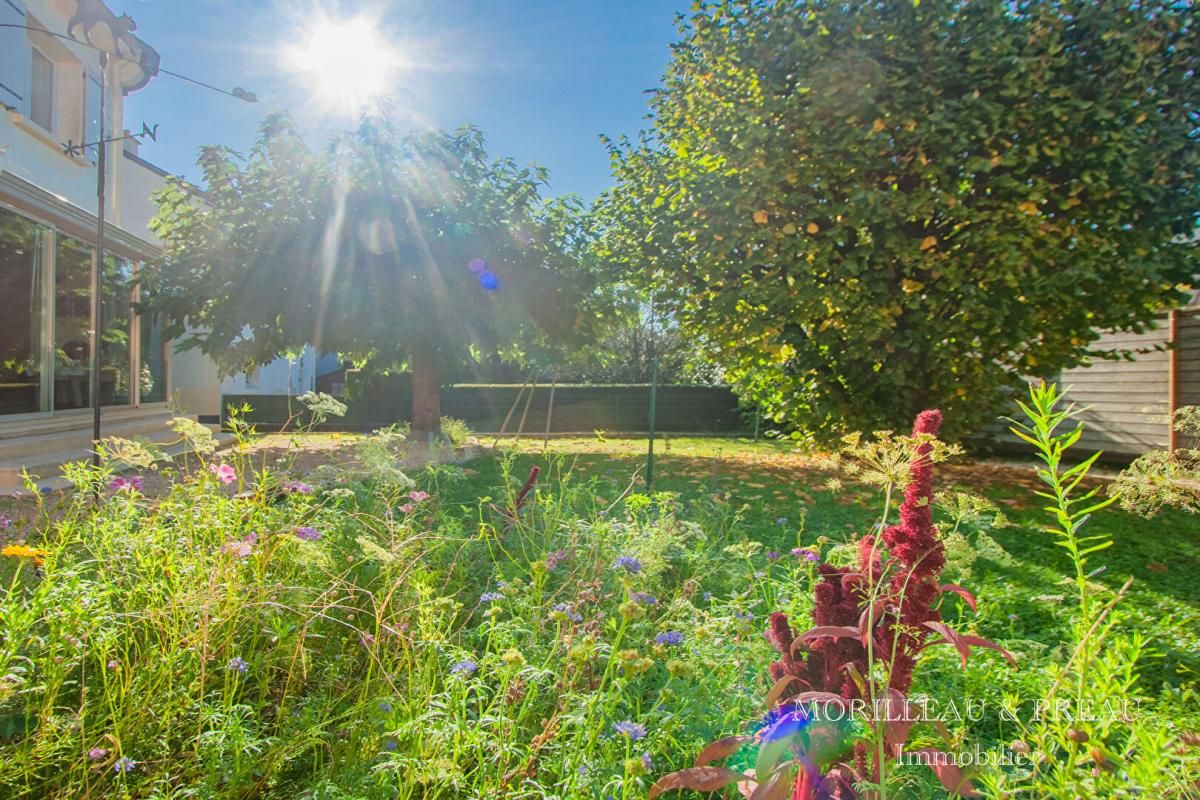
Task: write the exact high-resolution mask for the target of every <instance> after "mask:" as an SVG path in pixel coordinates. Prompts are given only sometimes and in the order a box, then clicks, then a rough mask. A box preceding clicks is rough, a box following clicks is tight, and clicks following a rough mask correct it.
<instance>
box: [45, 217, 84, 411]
mask: <svg viewBox="0 0 1200 800" xmlns="http://www.w3.org/2000/svg"><path fill="white" fill-rule="evenodd" d="M91 275H92V248H90V247H88V246H87V245H86V244H84V243H83V242H80V241H78V240H76V239H72V238H71V237H69V236H63V235H62V234H59V236H58V239H57V242H56V244H55V271H54V408H55V410H63V409H69V408H87V407H88V400H89V399H90V398H89V395H88V392H89V385H88V382H89V380H90V379H91V362H90V350H89V349H88V329H89V327H90V319H91V303H90V301H89V295H90V287H91Z"/></svg>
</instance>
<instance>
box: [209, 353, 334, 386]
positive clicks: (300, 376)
mask: <svg viewBox="0 0 1200 800" xmlns="http://www.w3.org/2000/svg"><path fill="white" fill-rule="evenodd" d="M317 361H318V359H317V354H316V351H314V350H313V348H312V347H306V348H304V352H302V353H301V354H300V355H299V356H298V357H297V358H296V359H294V360H289V359H286V358H277V359H275V360H274V361H272V362H271V363H270V364H267V365H265V366H263V367H261V368H259V370H258V372H257V373H255V374H253V375H247V374H245V373H239V374H237V375H234V376H233V377H231V378H226V379H225V380H223V381H221V394H223V395H266V394H271V395H291V396H293V397H294V396H296V395H301V394H304V393H305V392H308V391H312V390H313V389H315V388H316V385H317V369H316V367H317Z"/></svg>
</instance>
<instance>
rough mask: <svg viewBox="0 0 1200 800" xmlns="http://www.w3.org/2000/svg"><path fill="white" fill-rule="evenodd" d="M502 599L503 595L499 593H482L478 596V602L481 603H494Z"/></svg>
mask: <svg viewBox="0 0 1200 800" xmlns="http://www.w3.org/2000/svg"><path fill="white" fill-rule="evenodd" d="M503 599H504V595H502V594H500V593H499V592H484V593H483V594H481V595H479V602H481V603H494V602H496V601H497V600H503Z"/></svg>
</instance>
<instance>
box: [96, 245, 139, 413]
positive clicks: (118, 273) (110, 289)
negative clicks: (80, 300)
mask: <svg viewBox="0 0 1200 800" xmlns="http://www.w3.org/2000/svg"><path fill="white" fill-rule="evenodd" d="M132 282H133V263H132V262H130V261H128V260H126V259H124V258H119V257H116V256H112V255H108V256H105V258H104V288H103V292H104V317H103V319H104V337H103V338H102V339H101V342H100V403H101V405H106V406H112V405H128V404H129V403H130V401H131V399H132V395H131V392H130V380H131V378H132V373H131V364H130V355H131V352H132V351H131V349H130V339H129V330H130V325H129V321H130V319H131V318H132V313H133V309H132V307H131V305H130V301H131V299H132V296H133V295H132V292H133V287H132Z"/></svg>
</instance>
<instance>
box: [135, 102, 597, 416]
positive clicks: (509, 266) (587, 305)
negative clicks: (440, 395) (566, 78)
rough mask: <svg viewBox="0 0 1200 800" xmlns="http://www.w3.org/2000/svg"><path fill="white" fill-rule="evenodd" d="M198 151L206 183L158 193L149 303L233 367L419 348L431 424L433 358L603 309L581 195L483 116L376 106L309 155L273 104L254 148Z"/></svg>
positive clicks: (534, 343) (410, 355)
mask: <svg viewBox="0 0 1200 800" xmlns="http://www.w3.org/2000/svg"><path fill="white" fill-rule="evenodd" d="M199 164H200V166H201V168H202V170H203V174H204V181H205V185H206V189H205V191H203V192H202V193H200V192H197V191H195V190H193V189H191V188H189V187H187V186H186V185H184V184H183V183H181V182H179V181H173V182H171V183H170V185H168V187H167V188H166V189H165V190H163V191H162V192H161V193H160V195H159V196H158V198H157V201H158V205H159V213H158V216H157V218H156V220H155V222H154V230H155V232H156V233H157V234H158V235H159V236H160V237H161V238H162V239H163V241H164V247H165V257H164V259H163V263H162V265H161V266H160V267H159V269H158V271H157V272H156V273H155V274H154V275H153V277H152V279H151V285H152V287H153V289H154V291H153V297H154V298H155V299H154V301H153V305H154V307H155V308H156V309H158V310H160V311H161V312H163V313H164V314H165V316H166V318H167V320H168V321H169V323H170V327H169V329H168V331H167V334H168V335H170V336H173V337H178V338H179V339H180V342H181V346H182V347H184V348H186V347H198V348H200V350H201V351H203V352H204V353H206V354H208V355H210V356H212V357H213V358H214V359H215V360H216V362H217V363H218V364H219V365H220V366H221V367H222V369H223V370H224V371H226V372H234V371H237V370H243V369H253V368H254V367H255V366H256V365H260V364H265V363H268V362H270V361H271V360H272V359H274V358H276V357H277V356H279V355H281V354H285V353H288V352H294V351H297V350H299V349H301V348H303V347H304V346H305V345H308V344H312V345H314V346H315V347H316V348H317V349H318V350H319V351H325V352H337V353H341V354H343V355H344V356H346V357H349V358H353V359H358V360H369V361H373V362H374V363H376V364H380V365H382V366H386V367H392V366H400V365H402V364H404V363H407V364H408V365H409V366H410V368H411V369H412V372H413V394H414V409H413V417H414V418H413V426H414V429H417V430H437V421H438V419H439V417H440V413H439V408H438V405H437V383H438V377H437V376H438V371H439V369H442V368H445V367H448V366H452V365H455V364H460V363H462V362H463V361H466V360H469V359H471V358H472V357H473V356H477V355H480V354H502V355H509V356H513V357H518V356H519V355H520V354H521V353H522V352H523V350H525V349H539V350H541V351H544V350H545V348H546V347H549V346H563V345H564V344H567V343H570V342H571V341H572V340H573V338H577V337H580V336H582V335H584V334H586V332H587V330H588V328H589V326H590V324H591V322H592V321H593V320H594V319H595V318H596V316H597V315H598V314H599V313H600V306H599V305H598V304H597V303H595V302H593V301H596V300H597V299H598V298H599V297H600V294H599V292H597V290H596V281H595V280H594V279H593V277H592V275H591V273H590V272H589V271H588V270H587V269H586V267H585V263H584V261H583V260H581V259H579V258H577V255H578V254H579V253H580V252H582V250H583V249H584V247H585V240H586V238H587V237H586V233H585V220H584V217H583V214H582V209H581V207H580V204H579V203H578V202H577V201H574V200H571V199H566V200H554V201H544V200H543V199H542V198H541V195H540V188H541V186H542V185H543V184H544V182H545V178H546V176H545V173H544V171H543V170H541V169H537V168H521V167H518V166H517V165H516V164H515V163H514V162H513V161H511V160H507V159H505V160H499V161H492V160H489V159H488V157H487V154H486V150H485V147H484V141H483V137H482V134H481V133H480V132H479V131H478V130H477V129H475V128H470V127H467V128H463V129H460V130H458V131H456V132H454V133H444V132H440V131H419V132H415V133H412V134H410V135H407V136H403V137H400V136H397V135H396V134H395V133H394V130H393V128H392V127H391V125H390V123H389V122H388V121H387V120H386V119H373V120H367V121H364V122H363V123H362V124H361V125H360V126H359V127H358V128H357V129H356V130H354V131H352V132H349V133H347V134H344V135H341V136H339V137H337V138H335V139H334V140H333V141H331V142H330V144H329V146H328V147H327V148H326V149H325V150H323V151H318V152H314V151H312V150H310V149H309V148H308V147H307V146H306V145H305V143H304V142H303V140H302V139H301V137H300V136H299V134H298V133H297V131H296V129H295V128H294V126H293V124H292V123H291V121H290V120H289V119H288V118H287V117H286V116H283V115H276V116H273V117H271V118H269V119H268V120H267V122H266V123H265V124H264V126H263V128H262V130H261V134H260V138H259V141H258V143H257V144H256V145H255V147H254V149H253V150H252V151H251V153H250V154H249V157H248V158H245V159H243V158H241V157H239V156H238V155H237V154H236V153H233V152H232V151H230V150H228V149H225V148H219V147H210V148H206V149H204V150H203V151H202V155H201V157H200V160H199Z"/></svg>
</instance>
